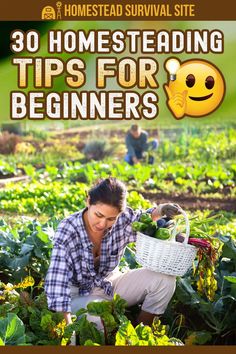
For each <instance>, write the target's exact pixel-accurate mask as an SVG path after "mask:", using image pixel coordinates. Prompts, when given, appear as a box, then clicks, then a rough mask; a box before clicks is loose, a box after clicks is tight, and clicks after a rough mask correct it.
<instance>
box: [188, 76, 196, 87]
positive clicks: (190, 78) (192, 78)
mask: <svg viewBox="0 0 236 354" xmlns="http://www.w3.org/2000/svg"><path fill="white" fill-rule="evenodd" d="M194 84H195V76H194V75H192V74H189V75H188V76H187V77H186V85H187V86H188V87H193V85H194Z"/></svg>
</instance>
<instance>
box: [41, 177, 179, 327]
mask: <svg viewBox="0 0 236 354" xmlns="http://www.w3.org/2000/svg"><path fill="white" fill-rule="evenodd" d="M126 194H127V193H126V188H125V185H124V184H123V183H122V182H120V181H119V180H117V179H115V178H107V179H103V180H100V181H99V182H98V183H97V184H96V185H95V186H94V187H93V188H91V189H90V191H89V192H88V199H87V207H86V208H85V209H83V210H81V211H79V212H76V213H74V214H73V215H71V216H69V217H67V218H66V219H64V220H62V222H61V223H60V225H59V227H58V229H57V232H56V235H55V238H54V248H53V251H52V257H51V264H50V267H49V270H48V273H47V277H46V281H45V291H46V294H47V301H48V307H49V308H50V309H51V310H54V311H60V312H63V314H64V317H65V319H66V322H67V324H69V323H72V320H71V313H76V312H77V311H78V310H79V309H80V308H82V307H83V308H86V306H87V304H88V303H89V302H91V301H94V300H96V301H102V300H111V299H112V296H113V294H114V293H117V294H119V295H120V296H121V297H122V298H123V299H125V300H126V301H127V303H128V306H133V305H135V304H142V307H141V311H140V313H139V315H138V318H137V323H140V322H143V323H144V324H148V325H150V324H151V323H152V321H153V318H154V317H155V316H158V315H161V314H163V313H164V311H165V309H166V307H167V305H168V303H169V301H170V299H171V297H172V295H173V293H174V291H175V277H174V276H170V275H164V274H160V273H157V272H153V271H151V270H147V269H144V268H139V269H134V270H128V271H126V272H125V273H121V272H120V271H119V269H118V264H119V261H120V259H121V257H122V255H123V253H124V249H125V247H126V245H127V244H128V243H130V242H135V241H136V236H137V233H136V232H135V231H133V230H132V223H133V222H134V221H136V220H139V217H140V216H141V213H142V211H141V210H137V211H134V210H132V209H131V208H129V207H127V206H126ZM178 209H179V208H178V205H176V204H160V205H159V206H158V207H154V208H151V209H149V212H150V213H151V216H152V219H153V220H154V221H155V220H157V219H159V218H160V217H161V216H162V215H166V216H173V215H175V214H178ZM88 319H89V320H90V321H93V322H95V323H96V324H97V326H98V327H100V318H98V317H94V316H88Z"/></svg>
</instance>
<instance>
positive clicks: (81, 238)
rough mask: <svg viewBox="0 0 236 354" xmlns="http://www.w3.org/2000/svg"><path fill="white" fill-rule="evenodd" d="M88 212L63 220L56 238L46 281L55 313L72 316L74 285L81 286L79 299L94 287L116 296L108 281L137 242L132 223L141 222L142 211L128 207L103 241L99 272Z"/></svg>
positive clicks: (49, 303) (47, 291)
mask: <svg viewBox="0 0 236 354" xmlns="http://www.w3.org/2000/svg"><path fill="white" fill-rule="evenodd" d="M85 210H86V209H84V210H82V211H80V212H77V213H74V214H73V215H71V216H69V217H68V218H66V219H64V220H62V221H61V223H60V224H59V227H58V229H57V232H56V234H55V238H54V247H53V251H52V256H51V263H50V266H49V269H48V272H47V276H46V280H45V292H46V295H47V301H48V307H49V308H50V309H51V310H55V311H62V312H71V306H70V303H71V297H70V285H71V284H73V285H75V286H78V295H81V296H83V295H89V294H90V292H91V291H92V289H93V288H94V287H101V288H103V289H104V292H105V293H106V294H107V295H112V286H111V283H110V282H108V281H106V280H105V278H106V277H107V276H108V274H109V273H110V272H111V271H112V270H114V269H115V268H116V267H117V266H118V264H119V261H120V259H121V257H122V255H123V253H124V249H125V247H126V245H127V244H128V243H130V242H134V241H136V232H134V231H133V230H132V227H131V223H132V222H133V221H135V220H138V219H139V217H140V215H141V213H142V211H141V210H138V211H134V210H132V209H131V208H128V207H127V208H126V210H125V211H124V212H123V213H122V214H121V215H120V216H119V217H118V219H117V221H116V222H115V224H114V225H113V226H112V228H110V229H109V230H108V231H107V233H106V235H105V236H104V237H103V239H102V243H101V252H100V265H99V269H98V271H97V272H96V271H95V269H94V258H93V253H92V248H93V244H92V242H91V241H90V240H89V238H88V235H87V232H86V229H85V225H84V222H83V218H82V215H83V212H84V211H85Z"/></svg>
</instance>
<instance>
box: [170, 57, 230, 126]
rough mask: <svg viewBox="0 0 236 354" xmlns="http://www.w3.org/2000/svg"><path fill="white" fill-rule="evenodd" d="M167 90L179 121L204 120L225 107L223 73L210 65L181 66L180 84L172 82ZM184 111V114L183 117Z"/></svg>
mask: <svg viewBox="0 0 236 354" xmlns="http://www.w3.org/2000/svg"><path fill="white" fill-rule="evenodd" d="M165 90H166V92H167V96H168V99H169V101H168V105H169V108H170V109H171V110H172V113H173V114H174V115H175V118H177V119H180V118H182V117H183V116H184V115H188V116H191V117H202V116H205V115H207V114H209V113H211V112H213V111H214V110H215V109H216V108H217V107H218V106H219V105H220V104H221V102H222V100H223V97H224V93H225V82H224V78H223V75H222V74H221V72H220V71H219V70H218V69H217V68H216V67H215V66H214V65H213V64H211V63H209V62H208V61H205V60H188V61H186V62H183V63H181V64H180V66H179V69H178V70H177V72H176V80H174V81H169V85H168V86H167V85H165ZM173 108H174V109H173ZM175 108H176V109H175ZM175 111H176V114H175ZM180 111H181V112H182V113H183V114H179V112H180Z"/></svg>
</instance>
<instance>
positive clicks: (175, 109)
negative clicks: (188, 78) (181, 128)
mask: <svg viewBox="0 0 236 354" xmlns="http://www.w3.org/2000/svg"><path fill="white" fill-rule="evenodd" d="M164 88H165V91H166V94H167V97H168V106H169V108H170V110H171V112H172V113H173V115H174V116H175V118H176V119H181V118H183V116H184V115H185V112H186V106H187V101H186V96H187V93H188V91H187V90H184V91H183V92H176V93H172V91H171V89H170V87H169V86H167V85H165V86H164Z"/></svg>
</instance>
